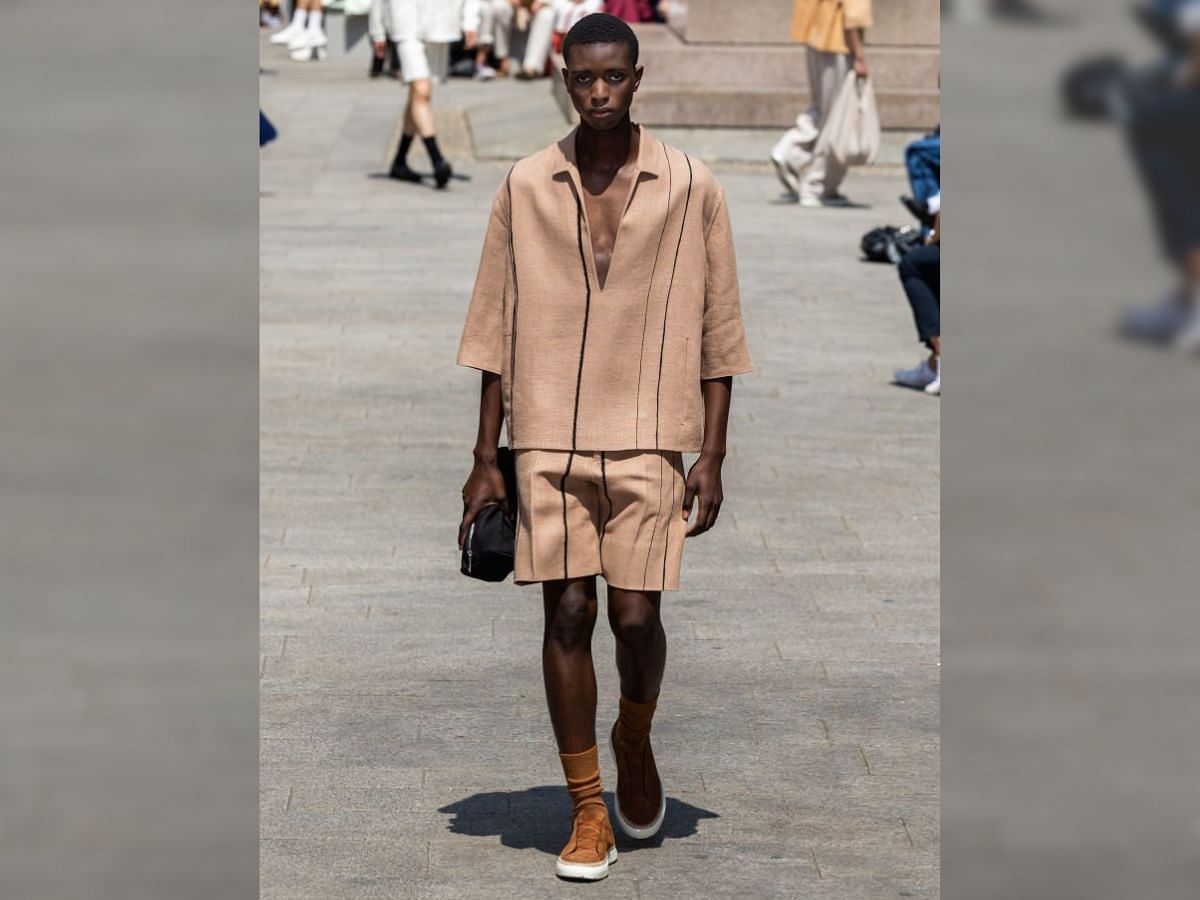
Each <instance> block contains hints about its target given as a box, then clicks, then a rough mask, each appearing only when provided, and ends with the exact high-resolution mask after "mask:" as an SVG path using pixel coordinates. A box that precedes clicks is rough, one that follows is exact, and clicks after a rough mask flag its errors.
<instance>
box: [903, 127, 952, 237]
mask: <svg viewBox="0 0 1200 900" xmlns="http://www.w3.org/2000/svg"><path fill="white" fill-rule="evenodd" d="M904 167H905V168H906V169H907V170H908V183H909V185H910V186H911V187H912V196H911V197H901V198H900V202H901V203H903V204H904V206H905V208H906V209H907V210H908V211H909V212H911V213H912V214H913V216H915V217H916V219H917V221H919V222H920V223H921V225H922V226H924V227H925V228H926V229H929V228H931V227H933V218H934V216H936V215H937V211H938V208H939V206H940V202H941V193H942V129H941V126H940V125H939V126H938V127H937V128H936V129H935V130H934V132H933V133H932V134H930V135H926V136H925V137H923V138H921V139H920V140H918V141H913V142H912V143H911V144H909V145H908V146H907V147H906V148H905V149H904ZM935 198H936V200H935Z"/></svg>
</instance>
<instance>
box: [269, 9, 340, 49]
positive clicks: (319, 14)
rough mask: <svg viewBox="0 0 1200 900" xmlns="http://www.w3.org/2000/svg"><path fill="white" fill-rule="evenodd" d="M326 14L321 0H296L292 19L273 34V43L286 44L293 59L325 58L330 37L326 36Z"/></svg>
mask: <svg viewBox="0 0 1200 900" xmlns="http://www.w3.org/2000/svg"><path fill="white" fill-rule="evenodd" d="M324 24H325V15H324V10H323V8H322V6H321V0H296V8H295V11H294V12H293V13H292V21H291V22H290V23H289V24H288V26H287V27H286V28H283V29H280V30H279V31H277V32H275V33H274V34H273V35H271V38H270V40H271V43H272V44H286V45H287V48H288V51H289V52H290V53H291V56H292V59H294V60H295V61H296V62H304V61H305V60H308V59H324V57H325V48H326V46H328V44H329V38H327V37H326V36H325V27H324Z"/></svg>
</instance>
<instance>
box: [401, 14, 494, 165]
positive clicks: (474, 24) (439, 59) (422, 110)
mask: <svg viewBox="0 0 1200 900" xmlns="http://www.w3.org/2000/svg"><path fill="white" fill-rule="evenodd" d="M388 9H389V12H390V14H391V15H390V18H391V23H392V24H391V27H390V28H389V29H388V30H389V31H390V32H391V34H392V35H394V36H395V38H396V43H397V44H398V45H399V48H400V69H401V71H402V72H403V75H404V82H405V84H407V85H408V105H407V106H406V107H405V108H404V124H403V131H402V133H401V137H400V148H399V149H398V150H397V151H396V157H395V159H393V160H392V167H391V170H390V171H389V172H388V174H389V175H390V176H391V177H392V178H396V179H398V180H400V181H412V182H419V181H420V180H421V176H420V175H418V174H417V173H416V172H414V171H413V170H412V169H410V168H409V166H408V150H409V147H410V146H412V141H413V137H414V136H416V135H417V134H420V135H421V141H422V142H423V143H424V144H425V150H426V152H428V154H429V160H430V162H432V163H433V177H434V180H435V181H436V182H437V186H438V187H439V188H444V187H445V186H446V185H447V184H448V183H449V181H450V176H451V175H453V174H454V172H453V170H452V169H451V168H450V163H448V162H447V161H446V160H445V158H444V157H443V156H442V152H441V150H440V149H439V147H438V142H437V135H436V134H435V128H434V118H433V79H434V78H435V77H436V78H438V79H439V80H441V79H444V78H445V77H446V66H447V65H448V63H449V61H450V45H451V44H452V43H454V42H455V41H457V40H459V39H463V41H464V46H465V47H466V49H467V50H472V49H474V47H475V38H476V34H477V30H478V28H479V4H478V0H389V6H388Z"/></svg>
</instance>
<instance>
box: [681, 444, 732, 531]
mask: <svg viewBox="0 0 1200 900" xmlns="http://www.w3.org/2000/svg"><path fill="white" fill-rule="evenodd" d="M697 499H698V500H699V503H698V504H697V509H696V521H694V522H692V527H691V528H689V529H688V530H687V536H688V537H694V536H696V535H698V534H704V532H706V531H708V529H710V528H712V527H713V526H714V525H716V524H717V516H718V515H719V514H720V512H721V501H722V500H724V499H725V495H724V492H723V491H722V489H721V460H720V459H719V458H717V457H715V456H705V455H704V454H703V453H701V454H700V458H699V459H697V460H696V461H695V462H694V463H693V464H692V468H691V469H690V470H688V474H687V487H686V489H685V490H684V492H683V510H682V513H681V515H682V516H683V519H684V521H685V522H686V521H687V519H688V517H689V516H690V515H691V514H692V501H694V500H697Z"/></svg>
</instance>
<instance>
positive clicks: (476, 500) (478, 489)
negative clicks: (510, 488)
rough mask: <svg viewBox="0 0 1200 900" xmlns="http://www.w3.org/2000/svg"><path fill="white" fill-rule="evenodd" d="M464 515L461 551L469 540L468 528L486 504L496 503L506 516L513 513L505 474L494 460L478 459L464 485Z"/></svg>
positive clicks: (460, 539) (460, 526)
mask: <svg viewBox="0 0 1200 900" xmlns="http://www.w3.org/2000/svg"><path fill="white" fill-rule="evenodd" d="M462 497H463V517H462V524H461V525H459V526H458V549H459V550H460V551H461V550H462V549H463V546H464V544H465V543H466V540H467V530H468V529H470V527H471V523H472V522H474V521H475V517H476V516H478V515H479V513H480V511H481V510H482V509H483V508H484V507H485V506H491V505H492V504H496V505H497V506H499V507H501V508H502V509H503V510H504V514H505V515H506V516H511V515H512V508H511V507H510V505H509V502H508V495H507V493H506V492H505V489H504V474H503V473H502V472H501V471H500V466H499V465H498V464H497V463H496V461H495V460H494V459H493V460H482V459H477V460H476V461H475V465H474V466H473V467H472V469H471V474H470V475H469V476H468V477H467V483H466V484H464V485H463V489H462Z"/></svg>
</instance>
